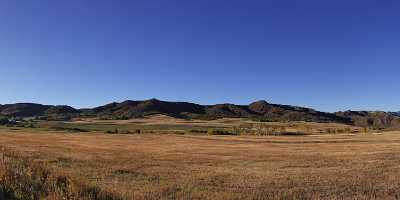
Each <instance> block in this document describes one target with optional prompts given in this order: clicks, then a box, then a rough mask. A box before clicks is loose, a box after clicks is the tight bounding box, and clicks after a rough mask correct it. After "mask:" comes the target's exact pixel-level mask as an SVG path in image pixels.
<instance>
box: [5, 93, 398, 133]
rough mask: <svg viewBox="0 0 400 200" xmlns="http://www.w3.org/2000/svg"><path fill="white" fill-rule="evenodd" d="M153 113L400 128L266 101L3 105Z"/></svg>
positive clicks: (97, 113)
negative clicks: (240, 102)
mask: <svg viewBox="0 0 400 200" xmlns="http://www.w3.org/2000/svg"><path fill="white" fill-rule="evenodd" d="M151 114H164V115H168V116H172V117H176V118H185V119H217V118H223V117H233V118H238V117H241V118H251V119H254V120H261V121H285V122H286V121H308V122H335V123H344V124H354V125H357V126H373V127H379V128H385V127H393V126H399V125H400V112H368V111H345V112H336V113H327V112H320V111H317V110H314V109H311V108H305V107H298V106H290V105H280V104H271V103H268V102H266V101H264V100H261V101H256V102H253V103H251V104H249V105H235V104H229V103H224V104H215V105H200V104H194V103H188V102H169V101H161V100H158V99H149V100H143V101H131V100H128V101H124V102H121V103H117V102H114V103H110V104H106V105H104V106H99V107H95V108H89V109H75V108H73V107H71V106H67V105H58V106H53V105H41V104H34V103H16V104H5V105H0V115H3V116H8V117H41V118H44V119H49V120H66V119H71V118H74V117H97V118H100V119H130V118H139V117H144V116H146V115H151Z"/></svg>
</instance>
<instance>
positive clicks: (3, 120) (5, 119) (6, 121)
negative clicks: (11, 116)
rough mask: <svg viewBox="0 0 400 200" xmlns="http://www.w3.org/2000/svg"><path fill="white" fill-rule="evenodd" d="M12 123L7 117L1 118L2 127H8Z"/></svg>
mask: <svg viewBox="0 0 400 200" xmlns="http://www.w3.org/2000/svg"><path fill="white" fill-rule="evenodd" d="M9 123H10V120H8V118H7V117H4V116H0V125H7V124H9Z"/></svg>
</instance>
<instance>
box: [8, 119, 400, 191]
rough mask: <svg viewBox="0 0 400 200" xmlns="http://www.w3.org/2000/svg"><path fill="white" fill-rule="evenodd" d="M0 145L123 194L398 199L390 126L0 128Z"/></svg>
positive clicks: (398, 137)
mask: <svg viewBox="0 0 400 200" xmlns="http://www.w3.org/2000/svg"><path fill="white" fill-rule="evenodd" d="M81 123H83V122H81ZM310 126H324V124H312V125H310ZM325 126H331V125H327V124H325ZM351 130H353V129H351ZM0 146H1V147H4V148H6V149H7V150H6V151H9V152H10V151H11V152H18V154H20V155H21V156H22V157H24V158H28V159H31V160H33V162H40V163H44V164H45V165H46V166H47V167H49V168H50V169H51V170H52V171H56V172H57V173H61V174H64V175H65V176H68V177H73V178H74V179H78V180H82V181H84V182H88V183H89V184H92V185H96V186H98V187H99V188H101V189H102V190H104V191H107V192H110V193H112V194H116V195H118V196H119V197H122V198H123V199H399V198H400V132H382V133H379V134H376V133H373V132H369V133H356V134H354V133H353V134H349V133H343V134H313V135H304V136H253V135H252V136H210V135H206V134H204V135H190V134H188V135H187V134H185V135H180V134H159V133H157V132H152V133H142V134H106V133H104V132H102V131H92V132H88V133H80V132H79V133H71V132H63V131H51V130H46V129H27V128H19V129H15V128H1V129H0ZM0 169H1V168H0ZM0 198H1V197H0ZM49 199H50V198H49ZM54 199H56V198H54Z"/></svg>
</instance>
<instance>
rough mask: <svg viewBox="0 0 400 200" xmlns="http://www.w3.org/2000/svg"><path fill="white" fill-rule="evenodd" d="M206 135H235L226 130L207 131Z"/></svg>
mask: <svg viewBox="0 0 400 200" xmlns="http://www.w3.org/2000/svg"><path fill="white" fill-rule="evenodd" d="M207 134H208V135H236V134H235V133H232V132H230V131H227V130H223V129H208V131H207Z"/></svg>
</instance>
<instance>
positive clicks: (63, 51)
mask: <svg viewBox="0 0 400 200" xmlns="http://www.w3.org/2000/svg"><path fill="white" fill-rule="evenodd" d="M399 75H400V1H398V0H385V1H381V0H374V1H371V0H329V1H322V0H270V1H269V0H260V1H254V0H240V1H238V0H229V1H227V0H225V1H222V0H140V1H138V0H0V103H1V104H5V103H14V102H38V103H46V104H69V105H72V106H75V107H91V106H97V105H101V104H105V103H109V102H111V101H122V100H125V99H148V98H153V97H154V98H159V99H162V100H172V101H174V100H180V101H191V102H196V103H201V104H213V103H222V102H232V103H237V104H247V103H249V102H251V101H254V100H259V99H265V100H267V101H270V102H273V103H282V104H292V105H300V106H308V107H312V108H316V109H319V110H323V111H336V110H346V109H355V110H360V109H368V110H400V93H399V86H400V78H399Z"/></svg>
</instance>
